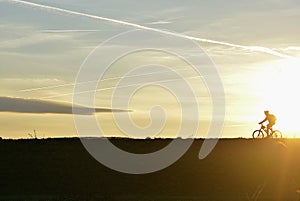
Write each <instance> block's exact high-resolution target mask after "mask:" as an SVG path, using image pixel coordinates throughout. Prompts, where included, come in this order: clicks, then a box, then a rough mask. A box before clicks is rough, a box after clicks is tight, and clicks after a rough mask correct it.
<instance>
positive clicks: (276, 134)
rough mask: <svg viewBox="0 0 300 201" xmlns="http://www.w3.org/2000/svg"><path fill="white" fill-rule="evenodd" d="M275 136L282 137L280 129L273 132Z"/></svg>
mask: <svg viewBox="0 0 300 201" xmlns="http://www.w3.org/2000/svg"><path fill="white" fill-rule="evenodd" d="M272 137H273V138H282V133H281V132H280V131H279V130H275V131H273V133H272Z"/></svg>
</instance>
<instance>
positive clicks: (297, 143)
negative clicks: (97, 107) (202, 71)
mask: <svg viewBox="0 0 300 201" xmlns="http://www.w3.org/2000/svg"><path fill="white" fill-rule="evenodd" d="M111 141H112V142H113V143H114V144H115V145H117V146H119V147H121V148H122V149H124V150H128V151H131V152H134V153H147V152H152V151H155V150H159V149H161V148H162V147H164V146H166V145H167V144H168V143H170V141H171V140H166V139H165V140H164V139H156V140H130V139H111ZM202 143H203V140H195V141H194V143H193V144H192V146H191V147H190V149H189V150H188V151H187V153H186V154H185V155H184V156H183V157H182V158H180V159H179V160H178V161H177V162H176V163H174V164H173V165H171V166H170V167H168V168H166V169H164V170H161V171H158V172H155V173H150V174H145V175H130V174H124V173H119V172H116V171H113V170H111V169H109V168H107V167H105V166H103V165H101V164H100V163H98V162H97V161H96V160H95V159H93V158H92V157H91V156H90V155H89V154H88V152H87V151H86V150H85V149H84V147H83V146H82V144H81V142H80V140H79V139H43V140H33V139H32V140H0V157H1V158H0V159H1V165H0V200H103V201H110V200H114V201H153V200H157V201H175V200H176V201H189V200H191V201H194V200H213V201H214V200H218V201H222V200H230V201H234V200H241V201H246V200H289V201H290V200H300V199H299V198H300V194H299V192H300V140H296V139H289V140H280V141H278V140H272V139H268V140H267V139H266V140H251V139H249V140H246V139H223V140H219V142H218V144H217V146H216V147H215V149H214V150H213V152H212V153H211V154H210V155H209V156H208V157H206V158H205V159H203V160H199V159H198V154H199V150H200V147H201V144H202Z"/></svg>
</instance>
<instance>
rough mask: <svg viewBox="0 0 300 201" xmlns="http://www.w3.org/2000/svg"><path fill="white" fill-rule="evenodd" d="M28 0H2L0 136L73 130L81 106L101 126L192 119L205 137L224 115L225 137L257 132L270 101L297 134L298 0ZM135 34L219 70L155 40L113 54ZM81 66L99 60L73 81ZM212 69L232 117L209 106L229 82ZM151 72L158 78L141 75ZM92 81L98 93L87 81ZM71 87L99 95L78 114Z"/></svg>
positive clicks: (114, 132)
mask: <svg viewBox="0 0 300 201" xmlns="http://www.w3.org/2000/svg"><path fill="white" fill-rule="evenodd" d="M27 2H29V1H27ZM30 2H32V3H35V4H32V5H29V4H26V3H25V4H24V3H22V2H17V1H11V0H2V1H0V61H1V62H0V85H1V86H2V87H1V88H0V136H1V137H3V138H28V137H30V136H29V135H28V133H32V132H33V130H36V131H37V135H38V137H71V136H78V135H81V134H79V133H78V132H77V131H78V130H76V128H78V126H77V125H76V122H74V120H73V118H74V116H76V115H79V116H82V117H84V118H85V117H86V118H90V117H91V116H93V117H95V118H96V119H97V122H98V126H99V127H101V130H102V133H103V134H104V135H105V136H129V137H145V136H148V135H149V136H150V135H151V136H155V137H176V136H177V130H178V129H180V128H184V127H188V128H190V127H192V125H195V124H196V125H197V126H198V130H197V131H196V134H195V136H196V137H207V135H208V130H209V126H210V125H214V124H213V123H214V121H218V122H221V123H222V122H223V121H224V125H223V130H222V132H221V133H220V136H221V137H251V133H252V131H253V130H254V129H256V128H259V125H258V124H257V123H258V122H259V121H260V120H262V119H263V118H264V114H263V111H264V110H270V112H271V113H274V114H275V115H276V116H277V119H278V121H277V124H276V128H277V129H280V130H281V131H283V133H284V134H285V136H287V137H300V128H297V123H298V116H297V114H298V113H300V107H299V105H298V103H299V102H300V97H299V95H298V90H297V87H298V86H299V84H300V80H299V79H298V76H297V75H298V73H299V72H300V70H299V68H300V62H299V59H300V38H299V35H300V27H299V26H298V25H299V24H300V4H299V2H298V1H296V0H285V1H282V0H254V1H244V0H242V1H232V0H212V1H188V2H185V1H179V0H172V1H169V0H167V1H157V0H152V1H139V2H133V1H129V0H110V1H108V0H103V1H83V0H65V1H57V0H52V1H46V0H39V1H30ZM43 6H50V7H48V8H45V7H43ZM57 8H59V9H64V10H59V9H57ZM73 11H75V12H76V13H74V12H73ZM116 20H118V21H116ZM134 30H143V31H142V32H139V31H134ZM136 33H137V35H135V34H136ZM120 34H121V35H120ZM189 39H192V40H189ZM107 41H108V42H107ZM103 43H105V44H104V45H103ZM101 44H102V46H101ZM137 44H143V47H144V48H147V47H152V46H154V44H159V45H161V46H163V44H167V45H169V46H170V47H172V48H173V50H174V52H177V53H178V54H181V55H184V57H185V58H184V59H193V58H198V61H197V62H198V63H197V65H199V66H198V67H199V68H200V69H202V70H203V71H202V72H204V74H205V73H206V72H210V71H209V70H207V69H209V68H211V67H213V68H214V69H216V70H217V71H216V72H217V74H216V73H215V74H213V75H210V74H209V73H207V75H201V74H200V75H199V73H197V72H196V71H195V69H193V68H192V67H191V65H189V64H188V63H187V62H186V61H185V60H184V59H182V58H180V57H178V55H176V54H172V52H164V51H160V50H158V49H148V50H146V49H145V50H142V51H137V52H133V53H130V54H127V55H117V53H118V52H119V53H121V52H122V51H121V50H126V49H127V50H128V49H134V48H136V47H135V46H137V48H136V49H138V48H140V47H139V46H138V45H137ZM192 44H193V45H192ZM99 45H100V49H99ZM97 48H98V49H97ZM197 48H198V49H197ZM93 53H94V55H95V56H94V57H95V58H97V60H96V61H95V62H91V59H93ZM100 53H101V54H100ZM97 54H98V55H97ZM103 55H105V56H103ZM96 56H97V57H96ZM113 57H116V58H118V59H117V60H116V61H114V62H113V63H111V66H110V67H109V69H107V70H106V71H105V73H104V74H103V77H102V78H101V79H100V81H99V76H100V75H98V72H100V71H104V66H105V62H107V61H108V60H109V59H108V58H113ZM207 58H209V59H210V60H211V63H210V62H209V61H208V60H207ZM93 61H94V60H93ZM86 65H95V66H93V67H91V68H89V69H87V72H86V77H84V79H83V80H84V82H79V85H76V86H77V88H76V87H75V88H74V86H75V85H74V83H76V79H77V78H78V77H79V78H80V75H79V72H81V70H83V69H84V67H85V66H86ZM209 65H210V66H209ZM211 65H212V66H211ZM137 66H138V67H140V69H139V70H135V67H137ZM174 72H175V73H174ZM78 75H79V76H78ZM178 76H179V78H178ZM205 76H207V77H206V79H208V80H209V81H210V82H212V83H213V82H214V79H215V78H216V77H215V76H219V77H220V80H221V82H222V87H223V90H224V94H225V105H224V107H223V106H222V105H221V106H222V108H223V109H224V110H225V116H221V117H220V116H217V117H215V116H214V114H213V111H215V110H217V111H218V110H219V108H218V107H219V106H220V105H218V101H219V99H218V97H215V96H213V94H219V95H218V96H221V95H220V94H222V93H220V92H219V91H218V90H220V89H219V88H218V87H217V86H216V85H214V84H212V85H209V84H208V83H206V81H207V80H205ZM182 77H183V78H184V79H185V82H182ZM77 81H78V80H77ZM79 81H80V79H79ZM147 81H148V82H151V83H152V85H151V86H150V85H145V86H144V85H143V84H145V83H147ZM153 82H154V83H155V84H153ZM118 84H119V86H121V87H119V88H118V90H117V91H116V90H115V89H116V88H117V87H116V86H117V85H118ZM164 84H165V85H168V87H170V88H172V89H173V90H175V92H174V91H173V92H174V93H172V90H171V91H170V90H169V89H166V88H164V87H162V85H164ZM93 86H95V87H96V92H95V94H91V93H89V92H88V91H89V88H88V87H93ZM186 87H190V88H192V92H193V95H191V94H190V95H188V92H189V90H187V88H186ZM76 89H77V90H79V91H80V90H82V91H83V92H84V91H85V92H84V93H81V92H80V96H75V97H79V98H80V101H79V102H78V103H87V102H84V101H86V99H87V97H93V98H94V102H93V103H94V105H90V104H78V105H77V104H76V105H75V109H76V108H77V109H78V108H79V109H80V112H79V113H77V114H73V112H72V103H74V100H73V95H74V91H76ZM77 92H78V91H77ZM75 95H76V94H75ZM81 99H82V101H83V102H81ZM217 99H218V100H217ZM75 102H76V103H77V100H76V101H75ZM195 103H197V109H198V115H196V116H195V111H196V110H195V108H194V106H195ZM213 103H217V105H214V104H213ZM155 106H160V109H157V108H155ZM221 106H220V107H221ZM93 107H95V108H96V109H95V111H93V110H92V109H93ZM181 107H184V108H181ZM73 111H74V110H73ZM150 111H151V112H150ZM185 112H186V113H185ZM75 113H76V112H75ZM116 118H117V119H116ZM164 118H165V119H164ZM182 122H185V124H184V126H182V125H181V124H182ZM125 124H126V125H125ZM127 124H132V125H130V126H129V125H127ZM122 126H123V127H122ZM124 126H125V128H124ZM82 135H87V136H89V135H92V132H89V130H87V132H86V133H84V134H82ZM186 135H192V134H189V133H186ZM215 135H218V134H215Z"/></svg>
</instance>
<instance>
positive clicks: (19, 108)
mask: <svg viewBox="0 0 300 201" xmlns="http://www.w3.org/2000/svg"><path fill="white" fill-rule="evenodd" d="M72 109H73V108H72V105H71V104H69V103H62V102H54V101H44V100H38V99H24V98H13V97H0V112H16V113H33V114H47V113H48V114H73V111H72ZM74 111H76V114H80V115H92V114H94V112H96V113H101V112H130V111H129V110H121V109H110V108H95V109H93V108H87V107H83V106H75V110H74Z"/></svg>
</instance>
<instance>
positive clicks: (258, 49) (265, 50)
mask: <svg viewBox="0 0 300 201" xmlns="http://www.w3.org/2000/svg"><path fill="white" fill-rule="evenodd" d="M7 1H9V2H15V3H18V4H22V5H26V6H31V7H35V8H40V9H45V10H49V11H56V12H60V13H66V14H71V15H77V16H82V17H87V18H90V19H96V20H101V21H107V22H112V23H116V24H120V25H125V26H128V27H133V28H137V29H143V30H148V31H153V32H157V33H162V34H166V35H172V36H176V37H179V38H185V39H190V40H193V41H198V42H205V43H212V44H218V45H224V46H229V47H235V48H241V49H245V50H249V51H255V52H263V53H267V54H270V55H273V56H277V57H281V58H294V57H292V56H289V55H286V54H282V53H280V52H277V51H275V50H272V49H270V48H267V47H261V46H246V45H238V44H233V43H228V42H223V41H216V40H210V39H205V38H198V37H193V36H187V35H184V34H180V33H174V32H171V31H165V30H160V29H156V28H152V27H148V26H143V25H139V24H136V23H131V22H126V21H122V20H117V19H112V18H107V17H101V16H97V15H91V14H87V13H82V12H78V11H73V10H68V9H63V8H58V7H54V6H47V5H43V4H38V3H33V2H29V1H22V0H7Z"/></svg>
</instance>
